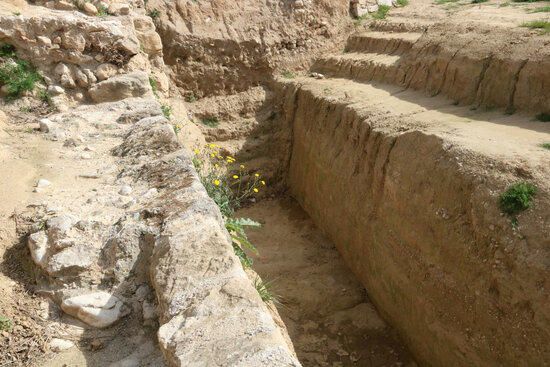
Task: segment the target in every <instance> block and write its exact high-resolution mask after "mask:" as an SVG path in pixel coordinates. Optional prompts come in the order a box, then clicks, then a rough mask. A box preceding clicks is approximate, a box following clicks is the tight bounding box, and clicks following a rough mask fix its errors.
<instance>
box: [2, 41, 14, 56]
mask: <svg viewBox="0 0 550 367" xmlns="http://www.w3.org/2000/svg"><path fill="white" fill-rule="evenodd" d="M0 57H15V47H14V46H12V45H10V44H7V43H0Z"/></svg>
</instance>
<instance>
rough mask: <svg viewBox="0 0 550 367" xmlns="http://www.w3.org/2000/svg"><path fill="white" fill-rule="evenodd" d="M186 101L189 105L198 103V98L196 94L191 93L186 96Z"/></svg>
mask: <svg viewBox="0 0 550 367" xmlns="http://www.w3.org/2000/svg"><path fill="white" fill-rule="evenodd" d="M185 101H186V102H189V103H193V102H196V101H197V97H195V93H193V92H189V93H188V94H186V95H185Z"/></svg>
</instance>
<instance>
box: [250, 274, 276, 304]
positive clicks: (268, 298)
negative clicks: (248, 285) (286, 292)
mask: <svg viewBox="0 0 550 367" xmlns="http://www.w3.org/2000/svg"><path fill="white" fill-rule="evenodd" d="M254 288H256V291H257V292H258V294H259V295H260V298H261V299H262V301H264V302H273V303H275V304H280V303H281V300H280V297H279V296H277V295H276V294H275V293H274V292H273V290H272V287H271V282H264V281H263V280H261V279H260V277H256V279H254Z"/></svg>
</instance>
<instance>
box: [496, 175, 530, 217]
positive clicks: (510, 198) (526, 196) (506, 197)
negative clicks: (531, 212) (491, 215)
mask: <svg viewBox="0 0 550 367" xmlns="http://www.w3.org/2000/svg"><path fill="white" fill-rule="evenodd" d="M536 192H537V188H536V187H535V186H534V185H532V184H530V183H528V182H518V183H516V184H514V185H512V186H510V187H509V188H508V189H507V190H506V191H505V192H504V193H502V194H501V195H500V201H499V203H500V209H501V210H502V211H503V212H504V213H506V214H508V215H515V214H518V213H519V212H522V211H524V210H525V209H528V208H529V207H530V206H531V201H532V199H533V196H534V195H535V193H536Z"/></svg>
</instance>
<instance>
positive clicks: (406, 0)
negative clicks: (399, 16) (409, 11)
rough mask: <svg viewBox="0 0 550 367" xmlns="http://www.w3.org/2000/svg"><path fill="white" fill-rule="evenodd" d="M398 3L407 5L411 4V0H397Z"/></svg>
mask: <svg viewBox="0 0 550 367" xmlns="http://www.w3.org/2000/svg"><path fill="white" fill-rule="evenodd" d="M396 4H397V6H407V5H409V0H397V1H396Z"/></svg>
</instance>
